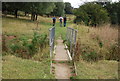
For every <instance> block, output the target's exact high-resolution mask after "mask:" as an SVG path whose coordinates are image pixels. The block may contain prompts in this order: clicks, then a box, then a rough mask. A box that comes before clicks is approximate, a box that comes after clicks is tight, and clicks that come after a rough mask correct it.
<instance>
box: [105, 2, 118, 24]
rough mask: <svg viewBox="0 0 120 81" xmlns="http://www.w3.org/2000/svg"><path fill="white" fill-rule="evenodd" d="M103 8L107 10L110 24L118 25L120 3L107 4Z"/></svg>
mask: <svg viewBox="0 0 120 81" xmlns="http://www.w3.org/2000/svg"><path fill="white" fill-rule="evenodd" d="M104 8H106V9H107V11H108V13H109V17H110V20H111V24H119V25H120V1H119V2H118V3H109V4H107V5H106V6H105V7H104Z"/></svg>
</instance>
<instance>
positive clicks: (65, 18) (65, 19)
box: [64, 15, 67, 27]
mask: <svg viewBox="0 0 120 81" xmlns="http://www.w3.org/2000/svg"><path fill="white" fill-rule="evenodd" d="M66 21H67V17H66V15H65V16H64V27H66Z"/></svg>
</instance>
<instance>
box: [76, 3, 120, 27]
mask: <svg viewBox="0 0 120 81" xmlns="http://www.w3.org/2000/svg"><path fill="white" fill-rule="evenodd" d="M74 14H75V15H76V19H75V20H74V22H75V23H77V24H79V23H82V24H85V25H87V26H99V25H101V24H104V23H111V24H115V25H116V24H117V25H120V1H119V2H117V3H110V2H89V3H86V4H84V5H82V6H80V7H79V8H78V9H75V10H74Z"/></svg>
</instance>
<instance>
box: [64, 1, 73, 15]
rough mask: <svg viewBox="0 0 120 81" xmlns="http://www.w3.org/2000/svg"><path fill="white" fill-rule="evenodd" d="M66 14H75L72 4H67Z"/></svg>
mask: <svg viewBox="0 0 120 81" xmlns="http://www.w3.org/2000/svg"><path fill="white" fill-rule="evenodd" d="M64 10H65V14H72V13H73V12H72V11H73V7H72V6H71V3H69V2H66V3H65V9H64Z"/></svg>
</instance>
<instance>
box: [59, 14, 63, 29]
mask: <svg viewBox="0 0 120 81" xmlns="http://www.w3.org/2000/svg"><path fill="white" fill-rule="evenodd" d="M59 20H60V27H62V20H63V17H61V16H60V17H59Z"/></svg>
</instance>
